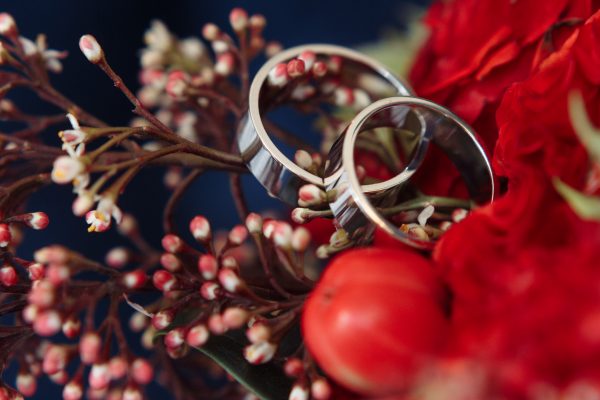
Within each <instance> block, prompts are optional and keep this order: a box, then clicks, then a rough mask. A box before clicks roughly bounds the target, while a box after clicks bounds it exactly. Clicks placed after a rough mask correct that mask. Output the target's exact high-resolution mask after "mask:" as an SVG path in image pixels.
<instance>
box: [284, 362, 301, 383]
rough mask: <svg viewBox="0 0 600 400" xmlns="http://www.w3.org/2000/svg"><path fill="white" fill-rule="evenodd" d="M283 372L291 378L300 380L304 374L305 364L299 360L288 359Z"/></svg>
mask: <svg viewBox="0 0 600 400" xmlns="http://www.w3.org/2000/svg"><path fill="white" fill-rule="evenodd" d="M283 372H285V374H286V375H287V376H289V377H290V378H298V377H299V376H300V375H301V374H303V373H304V363H303V362H302V361H301V360H300V359H299V358H295V357H292V358H288V359H287V361H286V362H285V364H284V365H283Z"/></svg>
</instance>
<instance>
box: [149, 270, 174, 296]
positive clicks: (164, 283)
mask: <svg viewBox="0 0 600 400" xmlns="http://www.w3.org/2000/svg"><path fill="white" fill-rule="evenodd" d="M152 283H153V284H154V287H156V288H157V289H158V290H160V291H162V292H169V291H171V290H172V289H173V287H174V286H175V284H176V283H177V279H176V278H175V277H174V276H173V274H171V273H170V272H169V271H165V270H164V269H159V270H158V271H156V272H154V275H153V276H152Z"/></svg>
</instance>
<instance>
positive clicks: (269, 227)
mask: <svg viewBox="0 0 600 400" xmlns="http://www.w3.org/2000/svg"><path fill="white" fill-rule="evenodd" d="M275 226H277V221H276V220H273V219H269V220H267V221H265V223H264V224H263V228H262V231H263V235H264V236H265V237H266V238H267V239H271V236H273V231H275Z"/></svg>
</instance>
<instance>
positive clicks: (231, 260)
mask: <svg viewBox="0 0 600 400" xmlns="http://www.w3.org/2000/svg"><path fill="white" fill-rule="evenodd" d="M221 266H222V267H223V268H230V269H233V270H235V271H236V272H239V271H240V265H239V264H238V262H237V260H236V259H235V257H233V256H225V257H223V259H222V260H221Z"/></svg>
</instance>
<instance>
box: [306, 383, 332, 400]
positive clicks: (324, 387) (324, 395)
mask: <svg viewBox="0 0 600 400" xmlns="http://www.w3.org/2000/svg"><path fill="white" fill-rule="evenodd" d="M310 393H311V395H312V397H313V399H315V400H328V399H329V398H330V397H331V386H330V385H329V383H328V382H327V381H326V380H325V379H324V378H318V379H316V380H314V381H313V383H312V384H311V385H310Z"/></svg>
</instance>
